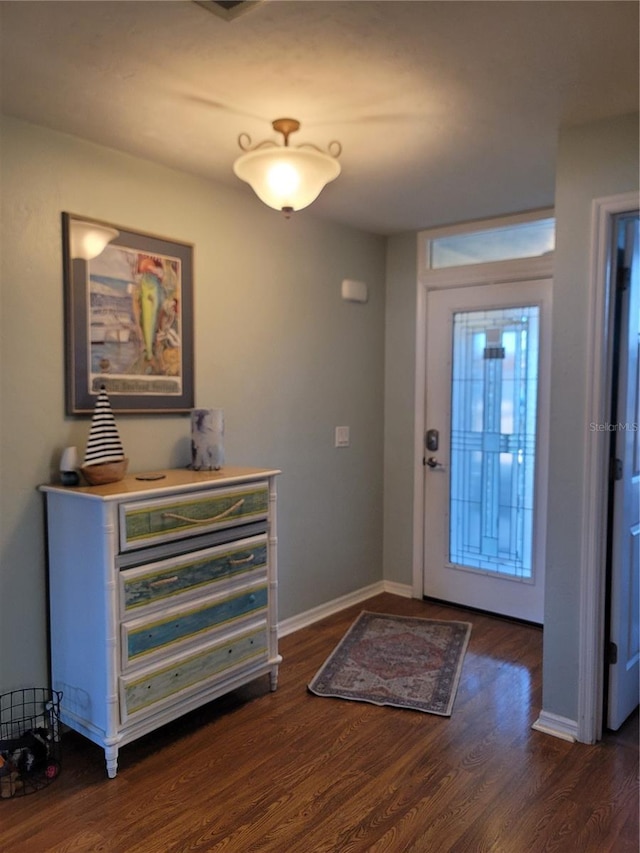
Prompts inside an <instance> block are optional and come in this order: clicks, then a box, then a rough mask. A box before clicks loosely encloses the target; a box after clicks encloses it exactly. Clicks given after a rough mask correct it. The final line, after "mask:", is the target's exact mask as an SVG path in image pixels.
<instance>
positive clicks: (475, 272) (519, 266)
mask: <svg viewBox="0 0 640 853" xmlns="http://www.w3.org/2000/svg"><path fill="white" fill-rule="evenodd" d="M553 216H554V211H553V209H552V208H548V209H545V210H537V211H531V212H529V213H523V214H518V215H516V216H504V217H500V218H498V219H489V220H483V221H482V222H475V223H463V224H461V225H456V226H448V227H445V228H437V229H430V230H428V231H421V232H420V233H419V234H418V245H417V252H418V262H417V269H418V281H417V290H416V364H415V374H414V375H415V387H414V401H415V408H414V433H413V435H414V451H413V458H414V466H413V471H414V476H413V550H412V595H413V597H414V598H422V596H423V593H424V572H423V561H424V507H425V496H424V489H425V476H424V466H423V464H422V459H423V456H424V435H425V431H426V393H425V391H426V363H427V292H428V291H429V290H436V289H443V288H447V287H449V288H450V287H460V286H461V279H463V281H464V283H465V285H468V286H473V285H476V284H478V285H479V284H488V283H494V284H499V283H501V282H516V281H526V280H533V279H540V278H553V254H551V255H549V256H546V257H542V258H527V259H524V260H516V261H498V262H496V263H491V264H489V263H487V264H477V265H475V266H466V267H464V268H463V270H462V272H461V268H460V267H458V268H454V269H441V270H431V269H429V264H428V257H427V246H428V241H429V240H431V239H433V238H434V237H441V236H444V235H449V234H456V233H457V234H460V233H465V232H469V231H474V230H482V229H485V228H494V227H495V228H497V227H500V226H503V225H513V224H514V223H516V222H527V221H531V220H534V219H544V218H551V217H553Z"/></svg>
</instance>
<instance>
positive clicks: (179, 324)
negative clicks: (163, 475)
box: [62, 213, 194, 415]
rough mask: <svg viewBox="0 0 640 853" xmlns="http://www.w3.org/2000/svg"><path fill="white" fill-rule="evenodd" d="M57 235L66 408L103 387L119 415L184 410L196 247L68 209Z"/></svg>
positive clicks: (188, 393) (87, 406) (85, 405)
mask: <svg viewBox="0 0 640 853" xmlns="http://www.w3.org/2000/svg"><path fill="white" fill-rule="evenodd" d="M62 238H63V274H64V298H65V356H66V365H65V377H66V412H67V414H69V415H85V414H92V413H93V409H94V406H95V402H96V399H97V396H98V394H99V392H100V388H101V387H104V388H105V389H106V391H107V393H108V395H109V399H110V401H111V406H112V409H113V411H114V412H115V413H118V414H145V413H156V414H160V413H178V412H188V411H190V410H191V409H192V408H193V407H194V378H193V246H192V245H191V244H190V243H182V242H178V241H175V240H171V239H167V238H165V237H158V236H155V235H152V234H144V233H142V232H139V231H132V230H130V229H128V228H123V227H121V226H119V225H111V224H110V223H106V222H101V221H99V220H91V219H87V217H84V216H77V215H75V214H71V213H63V214H62ZM105 241H108V242H106V245H104V248H101V247H102V245H103V244H104V242H105ZM96 252H97V254H94V253H96Z"/></svg>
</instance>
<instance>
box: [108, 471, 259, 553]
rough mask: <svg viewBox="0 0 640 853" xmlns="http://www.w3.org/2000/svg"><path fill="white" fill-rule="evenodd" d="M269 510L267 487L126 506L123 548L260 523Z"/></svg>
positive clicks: (124, 511)
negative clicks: (252, 522)
mask: <svg viewBox="0 0 640 853" xmlns="http://www.w3.org/2000/svg"><path fill="white" fill-rule="evenodd" d="M268 507H269V489H268V487H267V485H266V483H261V484H259V485H255V484H254V485H252V486H248V487H247V488H245V489H242V488H238V489H234V490H229V491H225V492H222V491H219V492H214V491H207V492H204V493H200V494H198V495H193V494H191V495H189V496H188V497H187V496H185V497H183V498H173V499H170V500H169V499H167V500H160V501H154V502H150V501H147V502H145V503H140V504H128V505H124V506H123V507H122V511H123V523H124V537H123V538H124V541H123V548H125V549H126V548H127V547H129V548H131V547H134V546H135V547H140V546H141V545H151V544H153V543H154V542H162V541H167V540H170V539H175V538H177V537H180V536H184V535H188V534H190V533H192V532H194V531H203V532H204V531H207V530H216V529H218V528H221V527H230V526H232V525H234V524H242V523H245V522H250V521H257V520H259V519H262V518H266V517H267V512H268Z"/></svg>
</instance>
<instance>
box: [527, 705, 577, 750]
mask: <svg viewBox="0 0 640 853" xmlns="http://www.w3.org/2000/svg"><path fill="white" fill-rule="evenodd" d="M531 728H532V729H534V730H535V731H537V732H542V733H543V734H545V735H553V737H559V738H561V739H562V740H567V741H569V742H570V743H576V742H577V740H578V723H577V722H576V721H575V720H570V719H569V718H568V717H561V716H560V715H559V714H552V713H551V712H550V711H541V712H540V716H539V717H538V719H537V720H536V721H535V723H534V724H533V725H532V726H531Z"/></svg>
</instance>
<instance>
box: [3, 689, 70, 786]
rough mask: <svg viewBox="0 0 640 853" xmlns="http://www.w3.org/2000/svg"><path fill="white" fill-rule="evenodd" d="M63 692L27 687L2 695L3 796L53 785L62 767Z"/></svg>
mask: <svg viewBox="0 0 640 853" xmlns="http://www.w3.org/2000/svg"><path fill="white" fill-rule="evenodd" d="M61 699H62V693H60V692H58V691H56V690H49V689H48V688H45V687H27V688H24V689H22V690H13V691H12V692H11V693H3V694H2V695H0V798H1V799H4V800H6V799H10V798H11V797H14V796H21V795H25V794H32V793H34V791H39V790H40V789H41V788H45V787H46V786H47V785H50V784H51V782H53V781H54V779H56V778H57V777H58V774H59V773H60V767H61V755H60V753H61V743H60V700H61Z"/></svg>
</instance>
